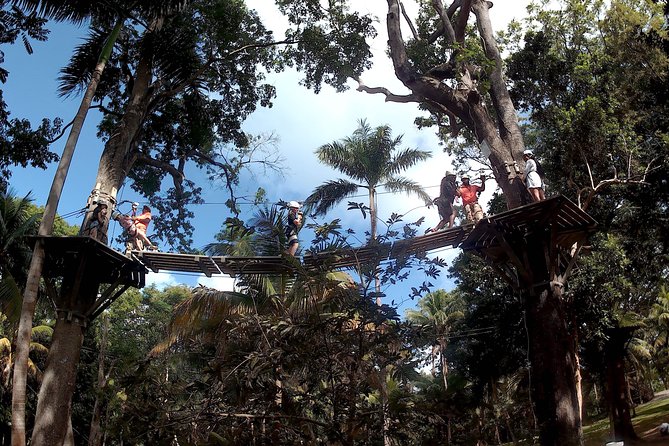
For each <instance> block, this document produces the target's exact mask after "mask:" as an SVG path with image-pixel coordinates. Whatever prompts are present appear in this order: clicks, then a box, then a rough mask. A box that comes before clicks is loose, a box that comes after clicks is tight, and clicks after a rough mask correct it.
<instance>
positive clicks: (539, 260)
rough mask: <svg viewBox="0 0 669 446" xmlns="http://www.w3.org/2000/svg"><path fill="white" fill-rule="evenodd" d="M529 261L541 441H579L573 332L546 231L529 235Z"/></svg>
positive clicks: (574, 444) (550, 445)
mask: <svg viewBox="0 0 669 446" xmlns="http://www.w3.org/2000/svg"><path fill="white" fill-rule="evenodd" d="M526 240H527V244H526V246H525V251H526V255H527V257H528V259H527V264H528V265H530V266H531V270H530V271H529V279H530V280H529V282H530V283H526V284H525V285H526V289H529V290H530V292H529V293H527V294H528V295H527V296H526V299H525V310H526V313H527V331H528V337H529V356H530V363H531V376H530V379H531V384H532V391H533V394H534V406H535V407H534V410H535V414H536V417H537V421H538V422H539V432H540V440H541V444H542V445H543V446H558V445H559V446H581V445H582V444H583V443H582V441H583V440H582V426H581V416H580V412H579V403H578V395H577V392H576V367H577V362H576V342H575V339H574V338H573V336H571V330H570V327H569V326H568V323H567V321H568V320H569V318H568V317H567V315H566V310H565V308H564V300H563V296H562V287H561V286H559V285H556V284H555V282H554V281H555V277H551V274H550V273H549V271H551V269H552V268H551V265H550V259H549V258H547V257H548V256H547V255H546V252H547V248H548V246H547V244H548V243H550V237H546V236H545V234H535V235H534V236H529V237H528V238H527V239H526Z"/></svg>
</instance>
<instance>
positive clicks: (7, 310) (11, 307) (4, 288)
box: [0, 271, 23, 326]
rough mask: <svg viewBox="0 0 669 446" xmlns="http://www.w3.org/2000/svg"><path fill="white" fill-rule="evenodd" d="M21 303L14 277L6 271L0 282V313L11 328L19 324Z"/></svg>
mask: <svg viewBox="0 0 669 446" xmlns="http://www.w3.org/2000/svg"><path fill="white" fill-rule="evenodd" d="M22 301H23V296H21V291H20V290H19V287H18V285H17V284H16V281H15V280H14V277H12V275H11V274H10V273H9V272H8V271H7V272H5V273H4V276H3V277H2V280H0V312H1V313H2V314H4V315H5V317H6V318H7V321H8V322H9V323H10V324H11V325H12V326H15V325H16V324H18V322H19V317H20V316H21V304H22Z"/></svg>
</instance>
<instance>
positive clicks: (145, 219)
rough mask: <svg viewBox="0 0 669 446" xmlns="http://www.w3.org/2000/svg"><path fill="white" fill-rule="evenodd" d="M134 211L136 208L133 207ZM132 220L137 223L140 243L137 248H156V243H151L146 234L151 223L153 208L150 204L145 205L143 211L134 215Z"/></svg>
mask: <svg viewBox="0 0 669 446" xmlns="http://www.w3.org/2000/svg"><path fill="white" fill-rule="evenodd" d="M133 213H134V208H133ZM131 218H132V221H133V222H134V223H135V227H136V228H137V237H136V238H137V239H138V240H137V241H138V242H139V243H136V245H137V248H138V249H139V250H140V251H141V250H142V248H144V247H147V248H152V249H153V248H155V245H153V244H152V243H151V241H150V240H149V238H148V237H147V236H146V229H147V227H148V226H149V223H151V208H150V207H148V206H144V207H143V208H142V213H141V214H139V215H133V216H132V217H131ZM145 245H146V246H145Z"/></svg>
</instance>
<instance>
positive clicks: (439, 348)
mask: <svg viewBox="0 0 669 446" xmlns="http://www.w3.org/2000/svg"><path fill="white" fill-rule="evenodd" d="M463 316H464V313H463V301H462V299H461V298H460V297H459V296H458V295H457V294H455V293H449V292H447V291H444V290H437V291H434V292H432V293H428V294H426V295H425V297H423V298H422V299H420V300H419V301H418V309H417V310H414V309H409V310H407V311H406V317H407V319H408V320H409V321H411V322H413V323H414V324H416V325H419V327H420V329H422V330H423V333H424V335H425V336H426V337H427V339H428V342H429V343H430V344H431V345H432V351H431V353H430V354H431V357H432V364H433V374H434V358H435V357H436V355H439V364H440V366H441V373H442V377H443V379H444V390H446V389H448V361H447V360H446V347H447V346H448V336H449V333H450V331H451V329H452V328H453V324H454V323H455V322H456V321H457V320H459V319H462V317H463Z"/></svg>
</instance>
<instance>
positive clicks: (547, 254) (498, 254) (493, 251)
mask: <svg viewBox="0 0 669 446" xmlns="http://www.w3.org/2000/svg"><path fill="white" fill-rule="evenodd" d="M596 230H597V222H596V221H595V220H594V219H593V218H592V217H590V216H589V215H588V214H587V213H586V212H584V211H583V210H581V209H580V208H579V207H578V206H576V205H575V204H574V203H573V202H571V201H570V200H569V199H567V198H565V197H562V196H557V197H553V198H549V199H547V200H544V201H540V202H537V203H531V204H528V205H525V206H521V207H518V208H515V209H511V210H509V211H506V212H502V213H499V214H497V215H492V216H490V217H488V218H486V219H484V220H481V221H480V222H479V223H478V224H477V225H476V227H475V228H474V229H473V230H472V231H471V232H470V233H469V235H468V236H467V238H466V239H465V240H464V241H463V242H462V244H461V245H460V248H462V249H463V250H464V251H471V252H473V253H474V254H476V255H478V256H480V257H482V258H483V259H484V260H486V262H487V263H488V264H489V265H490V266H491V267H492V268H493V269H495V270H496V271H497V272H498V273H499V274H500V275H501V276H502V277H503V278H504V279H505V280H506V282H507V283H509V284H510V285H512V286H513V287H514V288H517V289H536V288H537V287H541V286H546V285H551V284H552V285H558V286H562V284H563V283H564V281H565V280H566V279H567V277H568V276H569V275H570V273H571V271H572V268H573V267H574V264H575V261H576V258H577V257H578V254H579V251H580V249H581V246H582V242H584V241H585V240H586V239H587V237H588V236H589V235H590V234H592V233H594V232H595V231H596Z"/></svg>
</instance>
